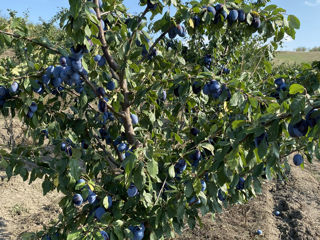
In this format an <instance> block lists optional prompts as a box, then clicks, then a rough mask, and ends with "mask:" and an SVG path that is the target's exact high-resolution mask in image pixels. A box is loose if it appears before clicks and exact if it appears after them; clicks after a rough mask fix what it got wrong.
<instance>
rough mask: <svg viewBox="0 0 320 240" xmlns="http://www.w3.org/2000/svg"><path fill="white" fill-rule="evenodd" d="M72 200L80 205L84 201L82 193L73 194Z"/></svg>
mask: <svg viewBox="0 0 320 240" xmlns="http://www.w3.org/2000/svg"><path fill="white" fill-rule="evenodd" d="M72 201H73V203H74V204H75V205H76V206H80V205H81V204H82V203H83V198H82V196H81V194H79V193H77V194H75V195H74V196H73V199H72Z"/></svg>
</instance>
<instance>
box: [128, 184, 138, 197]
mask: <svg viewBox="0 0 320 240" xmlns="http://www.w3.org/2000/svg"><path fill="white" fill-rule="evenodd" d="M138 193H139V191H138V188H137V187H136V186H135V185H134V184H131V185H130V187H129V188H128V190H127V194H128V197H135V196H137V194H138Z"/></svg>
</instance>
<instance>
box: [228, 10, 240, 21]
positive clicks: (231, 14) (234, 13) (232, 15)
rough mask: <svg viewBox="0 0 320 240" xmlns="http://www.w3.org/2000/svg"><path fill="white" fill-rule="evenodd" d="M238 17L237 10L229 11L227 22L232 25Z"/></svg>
mask: <svg viewBox="0 0 320 240" xmlns="http://www.w3.org/2000/svg"><path fill="white" fill-rule="evenodd" d="M238 16H239V14H238V11H237V10H231V11H230V12H229V15H228V21H229V22H230V23H234V22H235V21H237V19H238Z"/></svg>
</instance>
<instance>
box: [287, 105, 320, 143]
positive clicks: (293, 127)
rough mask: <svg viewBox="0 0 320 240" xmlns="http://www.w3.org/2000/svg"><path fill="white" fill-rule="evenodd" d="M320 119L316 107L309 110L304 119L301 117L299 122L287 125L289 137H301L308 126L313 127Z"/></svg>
mask: <svg viewBox="0 0 320 240" xmlns="http://www.w3.org/2000/svg"><path fill="white" fill-rule="evenodd" d="M319 120H320V112H319V110H318V109H312V110H310V111H309V112H308V113H307V115H306V119H301V120H300V121H299V122H297V123H295V124H292V123H290V124H289V126H288V132H289V134H290V136H291V137H303V136H305V135H306V134H307V132H308V128H309V127H310V128H313V127H314V126H315V125H316V124H317V122H318V121H319Z"/></svg>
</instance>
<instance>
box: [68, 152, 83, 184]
mask: <svg viewBox="0 0 320 240" xmlns="http://www.w3.org/2000/svg"><path fill="white" fill-rule="evenodd" d="M73 151H74V150H73ZM69 167H70V174H71V175H72V177H73V178H74V179H79V178H80V173H81V169H80V166H79V161H78V160H77V159H75V158H73V157H72V158H71V159H70V160H69Z"/></svg>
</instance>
